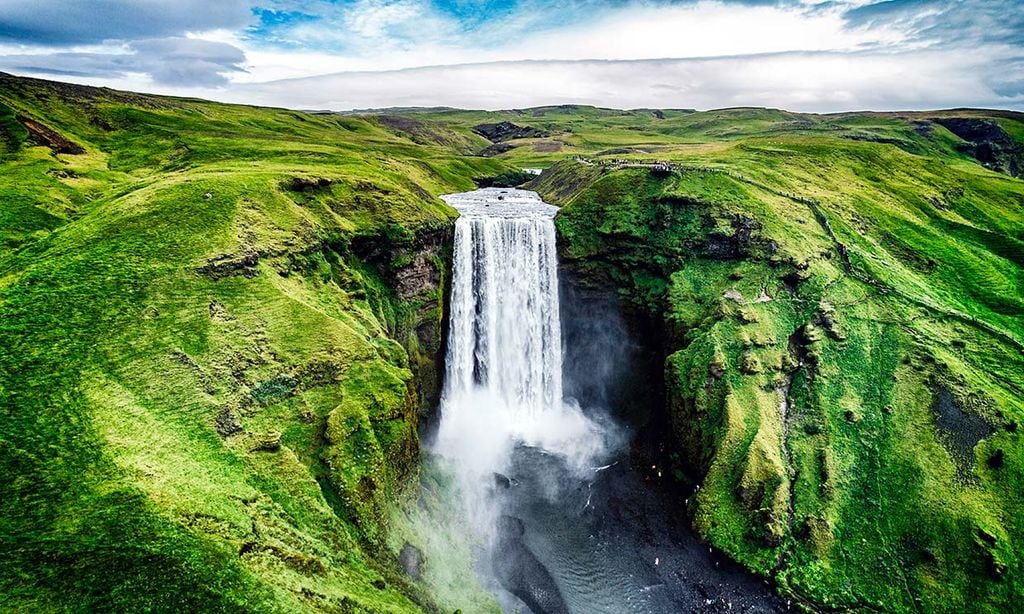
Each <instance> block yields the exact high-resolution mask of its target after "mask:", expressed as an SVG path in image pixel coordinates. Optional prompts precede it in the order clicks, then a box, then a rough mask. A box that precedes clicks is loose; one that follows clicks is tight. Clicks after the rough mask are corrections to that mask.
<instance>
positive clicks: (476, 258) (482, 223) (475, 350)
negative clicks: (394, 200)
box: [436, 188, 602, 533]
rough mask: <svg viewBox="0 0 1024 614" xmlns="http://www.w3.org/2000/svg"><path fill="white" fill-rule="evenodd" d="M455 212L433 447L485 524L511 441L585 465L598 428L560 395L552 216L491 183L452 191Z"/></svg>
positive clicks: (534, 200) (597, 444)
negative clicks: (448, 307)
mask: <svg viewBox="0 0 1024 614" xmlns="http://www.w3.org/2000/svg"><path fill="white" fill-rule="evenodd" d="M444 199H445V201H446V202H448V203H449V204H450V205H452V206H453V207H454V208H455V209H457V210H458V211H459V213H460V217H459V219H458V220H457V221H456V224H455V253H454V266H453V278H452V295H451V313H450V320H449V338H448V355H447V358H446V372H445V389H444V393H443V395H442V403H441V425H440V428H439V432H438V439H437V444H436V450H437V452H439V453H440V455H441V456H442V457H444V458H445V459H447V460H448V461H449V465H450V467H451V469H452V471H453V472H454V474H455V475H456V476H457V477H458V478H459V482H460V484H459V485H460V488H461V490H462V493H463V496H464V499H465V503H466V505H467V511H468V512H469V513H470V515H471V518H472V520H473V521H475V523H476V524H477V528H478V529H480V530H482V531H483V532H485V533H486V532H487V531H488V525H489V523H490V522H491V521H493V519H494V516H495V514H496V513H497V511H496V510H494V509H492V506H490V505H488V498H487V495H488V493H489V491H490V489H491V488H493V485H494V480H495V476H494V474H496V473H497V474H505V473H507V471H508V469H509V466H510V462H511V455H512V451H513V450H514V448H515V446H517V445H525V446H531V447H535V448H540V449H541V450H543V451H544V452H545V453H548V454H551V455H553V456H557V457H559V458H561V459H564V460H565V462H566V464H567V465H568V466H569V467H570V469H576V470H580V471H582V470H584V469H585V467H586V465H587V463H588V462H589V461H590V459H591V458H592V457H593V456H594V455H595V454H597V453H598V452H600V450H601V447H602V440H601V434H600V430H599V429H598V427H597V426H596V425H595V424H594V423H592V422H591V421H589V420H588V419H587V418H586V417H585V416H584V415H583V414H582V412H581V411H580V410H579V408H578V407H577V406H576V405H575V404H572V403H566V402H564V400H563V398H562V337H561V321H560V319H559V308H558V261H557V255H556V251H555V227H554V216H555V213H556V212H557V211H558V209H557V208H556V207H553V206H551V205H548V204H546V203H544V202H543V201H541V199H540V198H539V197H538V196H537V194H536V193H534V192H527V191H525V190H513V189H498V188H488V189H483V190H477V191H474V192H467V193H463V194H452V195H449V196H445V197H444Z"/></svg>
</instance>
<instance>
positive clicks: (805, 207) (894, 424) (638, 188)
mask: <svg viewBox="0 0 1024 614" xmlns="http://www.w3.org/2000/svg"><path fill="white" fill-rule="evenodd" d="M700 115H702V114H697V115H696V116H690V117H691V118H693V117H697V116H700ZM769 116H770V115H769ZM769 116H766V117H769ZM718 119H719V120H720V119H721V117H718ZM869 120H870V121H875V120H871V118H868V117H857V116H847V117H843V118H841V119H840V121H841V122H842V123H843V124H845V125H851V126H852V125H854V124H857V126H858V128H857V129H858V130H865V129H868V130H870V131H872V132H873V133H874V134H875V135H880V134H884V135H886V138H888V137H889V136H892V135H894V134H898V135H899V139H902V140H900V141H899V142H889V141H888V140H878V139H875V140H874V141H872V140H863V139H846V140H840V139H837V138H835V137H834V136H829V135H825V134H823V135H813V136H812V135H808V134H804V133H803V130H804V128H800V129H798V130H791V131H782V132H780V133H779V134H778V135H777V136H775V137H773V138H772V139H771V140H770V141H768V140H765V139H762V138H760V137H758V136H756V134H755V135H753V136H748V137H743V138H740V136H741V133H742V132H743V131H745V130H747V129H749V128H750V127H751V126H752V125H754V124H750V123H744V124H743V125H742V126H740V127H738V128H737V130H738V132H733V133H731V134H730V136H729V137H728V138H730V139H737V138H740V140H739V141H738V143H737V144H735V145H730V146H727V147H720V148H716V149H711V148H708V149H706V150H704V151H702V152H699V153H696V152H691V155H690V156H688V157H686V158H684V159H679V160H678V164H679V165H678V167H677V170H676V171H675V172H674V173H673V174H672V175H670V176H668V177H655V176H654V175H651V174H649V173H647V172H646V171H644V170H632V169H623V170H611V171H610V172H606V173H604V174H602V175H600V176H598V177H596V178H593V179H591V180H590V181H589V183H588V184H587V185H586V186H585V187H582V188H580V187H577V188H576V193H575V195H573V196H571V197H570V198H569V199H568V200H567V201H565V203H564V205H563V209H562V212H561V213H560V215H559V216H558V218H557V219H556V223H557V226H558V229H559V232H560V234H561V236H562V239H563V241H564V246H563V253H564V256H565V259H566V262H567V265H568V266H570V267H573V268H575V269H576V270H577V271H579V272H581V273H582V274H583V276H584V278H585V279H587V280H590V281H591V282H592V283H597V284H601V285H605V284H609V285H612V286H614V287H617V288H618V289H619V290H620V292H621V293H622V295H623V297H624V298H625V299H626V300H627V301H629V302H631V303H632V304H633V305H634V306H635V307H636V308H639V309H641V310H643V311H646V312H647V313H648V314H649V316H651V317H655V318H659V319H662V320H663V321H664V322H665V324H666V328H667V330H668V331H669V332H670V339H669V341H668V342H667V348H666V349H667V352H668V358H667V361H666V384H667V388H668V392H669V406H670V413H671V418H672V423H673V426H674V432H675V437H676V444H677V446H678V449H679V451H680V452H682V458H683V459H684V460H683V462H682V464H681V465H680V466H679V467H678V468H677V469H676V471H675V473H676V474H677V475H679V476H680V477H681V478H682V479H683V480H686V481H689V482H691V483H697V484H699V485H700V490H699V491H698V493H697V496H696V497H693V498H692V499H691V512H692V514H693V522H694V524H695V526H696V528H697V529H698V531H699V532H700V533H701V534H702V535H704V536H705V537H706V538H707V539H708V540H709V541H710V542H711V543H713V544H714V545H716V546H717V547H719V548H722V549H723V550H725V551H726V552H727V553H729V554H730V555H731V556H733V557H734V558H736V559H737V560H739V561H740V562H742V563H744V564H745V565H747V566H748V567H749V568H751V569H753V570H754V571H757V572H758V573H761V574H764V575H771V576H774V577H776V578H777V580H778V581H779V582H780V584H781V586H782V588H783V590H784V591H786V592H788V593H789V594H791V595H792V596H793V597H796V598H797V599H798V600H800V601H803V602H805V603H807V604H808V605H809V606H812V607H820V606H825V607H838V608H858V607H867V608H873V609H883V610H895V611H911V610H919V609H925V610H931V609H938V610H950V609H965V608H968V609H978V610H983V611H998V610H1000V609H1002V608H1004V607H1006V604H1008V603H1011V602H1013V601H1015V600H1017V599H1019V598H1020V596H1021V594H1022V593H1021V591H1022V590H1024V589H1022V585H1021V583H1020V578H1021V576H1020V575H1019V573H1020V572H1019V571H1018V570H1019V569H1020V567H1019V566H1020V564H1021V555H1022V553H1021V551H1020V549H1019V548H1015V547H1013V546H1011V544H1012V543H1015V541H1018V540H1019V537H1014V536H1019V535H1020V533H1017V532H1018V531H1020V530H1021V529H1020V528H1019V523H1018V522H1017V521H1016V518H1017V517H1018V516H1019V514H1017V513H1016V510H1019V509H1020V507H1019V506H1020V503H1021V501H1020V499H1019V496H1018V495H1017V494H1016V493H1015V492H1013V491H1011V490H1008V489H1007V486H1008V485H1009V484H1010V483H1014V482H1015V480H1016V479H1017V478H1016V474H1015V473H1014V470H1010V471H1007V470H1006V469H1007V468H1008V466H1009V465H1007V464H1006V463H1007V460H1008V459H1010V458H1011V457H1010V456H1009V454H1010V452H1009V451H1008V450H1006V449H1005V448H1003V446H1004V445H1006V443H1007V442H1008V441H1016V440H1017V436H1016V434H1015V433H1016V431H1015V430H1013V431H1007V430H1006V427H1007V425H1011V428H1012V425H1013V424H1016V423H1018V421H1019V420H1020V418H1021V416H1022V412H1024V405H1022V404H1021V402H1020V398H1021V397H1020V391H1021V390H1024V387H1022V386H1024V381H1022V380H1021V374H1022V373H1024V369H1022V367H1024V364H1022V362H1021V358H1020V353H1019V350H1020V348H1021V345H1020V343H1021V340H1022V339H1024V305H1022V303H1021V301H1020V300H1019V297H1020V296H1021V293H1020V291H1019V289H1020V284H1021V281H1022V272H1024V271H1022V269H1021V263H1020V262H1018V261H1017V259H1016V257H1015V256H1014V254H1016V253H1017V252H1019V251H1020V250H1019V249H1018V248H1017V247H1016V243H1015V242H1016V241H1018V240H1019V237H1020V236H1021V232H1022V229H1024V218H1022V217H1021V215H1020V208H1019V207H1018V206H1017V204H1016V203H1020V202H1022V201H1021V199H1022V197H1024V184H1022V183H1021V182H1019V181H1017V180H1013V179H1010V178H1007V177H1004V176H1000V175H997V174H995V173H991V172H989V171H985V170H983V169H981V168H980V167H979V166H977V165H976V164H974V163H961V162H960V158H959V155H958V154H955V152H953V150H952V149H951V148H949V149H947V148H946V147H945V145H944V144H943V143H940V142H933V141H929V140H927V138H925V140H922V138H924V137H922V136H921V131H918V130H917V129H916V128H911V127H909V126H908V125H907V124H905V123H903V122H904V121H905V120H902V119H890V118H882V119H879V120H877V121H878V122H879V123H877V124H871V126H872V127H870V128H866V126H868V125H869V123H870V122H869ZM809 121H811V122H812V123H814V122H818V121H820V120H819V119H818V118H815V117H811V118H809ZM928 138H930V137H928ZM909 141H913V143H912V146H908V142H909ZM908 150H913V151H914V152H915V153H917V154H924V155H910V154H908V153H907V151H908ZM663 155H666V156H667V155H668V154H663ZM669 157H670V156H669ZM564 164H576V163H570V162H566V163H564ZM882 169H885V172H884V173H882ZM551 189H552V190H554V188H551ZM940 385H941V386H944V387H947V388H949V389H952V390H955V391H956V392H955V395H957V396H956V398H958V399H961V401H958V402H960V403H962V404H963V407H964V411H968V412H972V413H974V414H976V415H980V416H981V417H982V418H983V419H984V420H985V421H986V422H987V423H988V424H991V425H993V428H994V430H993V434H992V436H991V437H990V439H985V440H983V441H982V442H981V443H979V444H978V445H977V447H976V448H975V449H974V456H975V461H972V462H971V463H970V464H971V470H970V474H969V476H968V477H967V478H966V479H965V478H964V477H963V475H962V472H961V473H959V474H958V469H957V461H956V460H955V458H954V457H953V456H951V452H950V450H949V448H948V446H947V445H946V444H945V443H944V437H945V435H943V434H942V433H941V432H939V430H938V429H937V426H936V417H935V416H934V414H933V411H932V407H933V400H932V398H933V394H935V391H936V390H937V386H940ZM971 445H973V442H972V444H971ZM995 448H998V449H1000V450H1003V453H1002V456H1001V457H1000V458H1001V462H1002V464H1001V465H1000V464H999V463H995V464H996V465H997V466H999V468H998V469H995V468H993V466H992V464H989V463H987V462H985V461H984V459H987V458H988V457H989V454H990V452H989V450H992V449H995ZM1021 458H1024V457H1021Z"/></svg>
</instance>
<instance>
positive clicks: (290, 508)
mask: <svg viewBox="0 0 1024 614" xmlns="http://www.w3.org/2000/svg"><path fill="white" fill-rule="evenodd" d="M502 122H509V123H511V124H514V126H513V127H512V128H508V127H505V128H503V129H502V130H500V131H498V132H501V134H505V135H511V137H510V138H504V137H502V138H499V137H497V136H495V135H496V134H498V132H496V131H494V130H492V129H482V128H480V126H481V125H482V124H501V123H502ZM518 128H527V129H528V130H518ZM487 135H490V136H492V137H493V138H494V139H495V140H494V141H492V140H491V139H489V138H488V137H487ZM0 137H2V138H0V151H2V153H0V169H2V173H0V411H2V412H3V413H2V414H0V477H2V478H3V479H2V480H0V552H2V559H3V561H4V563H5V564H4V565H3V566H0V607H2V608H3V609H5V610H9V611H25V610H27V611H68V610H112V609H114V610H132V611H139V610H155V611H171V610H174V611H181V610H197V609H202V610H210V611H217V610H222V611H239V610H251V611H305V610H313V611H329V612H331V611H336V612H350V611H357V612H358V611H375V612H376V611H388V612H395V611H424V610H425V611H446V610H453V609H455V608H462V609H463V611H465V612H475V611H482V610H488V609H493V608H494V607H495V605H494V603H493V602H491V601H489V600H488V598H487V597H486V596H485V595H483V594H481V593H480V591H479V589H478V587H473V586H465V585H466V584H467V580H466V578H469V577H472V574H471V572H469V563H468V560H466V559H467V556H466V555H465V552H463V551H461V550H458V549H454V550H451V552H450V554H451V559H450V561H449V562H450V564H448V562H446V563H445V564H434V565H433V566H429V565H428V567H427V572H426V576H425V578H424V580H423V581H422V582H413V581H412V580H410V579H409V578H408V577H407V576H406V575H405V574H403V573H402V571H401V568H400V566H399V565H398V562H397V552H398V550H399V549H400V548H401V546H402V545H403V541H404V540H406V539H409V540H412V541H415V540H416V537H415V535H416V532H415V531H413V527H414V526H417V523H421V522H426V521H425V520H423V519H422V518H421V517H419V516H418V515H417V512H416V511H415V510H416V509H418V508H419V507H422V506H416V505H415V501H416V498H417V490H418V488H417V487H418V485H419V484H420V482H421V481H423V482H426V483H428V485H429V484H433V483H435V482H436V481H437V480H440V479H441V478H439V477H438V476H435V475H433V474H432V473H430V472H427V473H426V476H425V477H423V478H421V471H420V461H419V444H418V438H417V434H416V426H417V420H418V419H419V417H421V416H422V415H424V414H426V413H427V412H429V411H430V410H431V409H432V406H433V403H434V401H435V400H436V391H437V382H438V372H439V371H438V368H439V364H438V360H439V354H438V350H439V348H440V344H441V321H442V319H443V317H444V313H443V293H444V288H445V278H446V275H447V259H448V257H449V255H448V245H449V238H450V232H451V223H452V220H453V219H454V215H455V213H454V211H452V210H451V209H449V208H448V207H447V206H446V205H445V204H444V203H443V202H442V201H441V200H440V199H439V198H437V197H438V195H440V194H443V193H446V192H452V191H458V190H466V189H471V188H472V187H473V186H474V179H478V180H486V178H494V177H499V178H504V179H502V180H503V181H511V180H512V179H511V178H516V180H517V181H518V180H521V179H523V177H522V176H520V175H518V173H517V171H519V170H520V169H522V168H524V167H525V168H547V169H548V170H547V171H546V172H545V173H544V174H543V175H542V176H540V177H539V178H537V179H535V180H534V182H533V184H532V185H533V186H534V188H535V189H538V190H539V191H540V192H541V193H542V194H543V195H545V196H546V197H547V198H548V199H549V201H551V202H554V203H556V204H559V205H562V206H563V211H562V212H561V213H560V214H559V216H558V219H557V224H558V228H559V232H560V235H561V238H560V241H561V244H562V250H563V260H564V261H565V264H566V266H569V267H572V268H574V269H575V270H576V271H577V272H579V273H580V274H581V275H582V276H583V277H584V278H585V279H586V280H588V281H589V282H590V283H594V284H600V285H602V286H605V287H614V288H617V289H618V290H619V292H620V293H621V295H622V297H623V300H624V301H625V302H626V303H627V304H628V305H629V306H630V309H631V310H633V311H634V312H635V313H637V314H640V315H641V317H645V318H649V319H651V320H653V321H656V322H659V323H660V324H661V326H663V327H664V330H665V339H666V341H665V343H664V348H663V349H664V351H665V356H666V361H665V373H664V378H663V379H664V380H665V386H666V391H667V393H668V398H669V407H668V408H667V411H669V412H670V413H671V421H672V425H673V431H674V433H673V439H672V441H673V444H674V445H673V450H672V453H671V458H667V459H665V463H667V464H669V465H671V467H672V468H673V469H674V470H675V471H674V472H672V471H670V472H668V473H666V476H667V477H666V479H670V480H673V481H675V482H677V483H678V485H679V486H680V487H681V488H690V487H692V486H696V485H697V484H699V485H700V490H699V491H698V492H697V495H696V496H695V497H691V498H690V509H689V510H688V513H689V514H690V515H691V517H692V518H693V522H694V525H695V527H696V529H697V530H698V531H699V532H700V534H701V535H702V536H703V537H705V538H706V539H707V540H708V541H709V542H710V543H712V544H714V545H715V546H717V547H719V548H721V549H723V550H724V551H726V552H727V553H728V554H729V555H730V556H732V557H734V558H735V559H737V560H738V561H740V562H741V563H743V564H744V565H746V566H747V567H749V568H750V569H752V570H754V571H755V572H758V573H761V574H764V575H766V576H771V577H774V578H776V579H777V581H778V583H779V588H780V590H781V591H782V592H783V593H785V594H788V595H791V596H793V597H795V598H796V599H798V601H799V602H800V603H803V604H805V605H806V606H808V607H812V608H816V609H831V608H857V607H861V608H866V609H877V610H891V611H958V610H964V609H973V610H987V611H996V610H1001V609H1006V608H1008V607H1009V605H1010V604H1012V603H1015V602H1016V601H1018V600H1020V599H1021V598H1024V569H1022V566H1024V560H1022V558H1024V550H1022V548H1021V546H1020V544H1021V543H1024V514H1022V511H1024V505H1022V503H1024V502H1022V501H1021V495H1020V494H1019V493H1020V492H1021V490H1022V485H1024V484H1022V482H1024V443H1022V442H1021V438H1020V432H1019V428H1018V426H1019V424H1020V423H1021V422H1022V421H1024V401H1022V399H1024V354H1022V352H1024V299H1022V297H1024V182H1022V181H1021V180H1020V179H1017V178H1015V177H1014V175H1019V174H1020V172H1021V168H1022V167H1024V165H1022V163H1021V160H1022V159H1024V154H1022V152H1024V120H1022V117H1021V116H1020V115H1018V114H1012V113H1002V112H989V111H977V110H957V111H945V112H936V113H891V114H877V113H876V114H842V115H829V116H821V115H806V114H793V113H787V112H783V111H776V110H767V109H726V110H719V111H709V112H701V113H697V112H692V111H687V110H672V111H670V110H665V111H658V110H636V111H616V110H607V109H594V108H589V107H546V108H540V109H530V110H525V111H508V112H499V113H485V112H474V111H455V110H433V111H429V112H428V111H416V110H401V111H390V112H380V113H373V114H364V115H342V114H307V113H300V112H295V111H288V110H282V109H260V108H252V107H244V106H237V105H223V104H215V103H208V102H203V101H197V100H188V99H179V98H168V97H156V96H145V95H138V94H129V93H123V92H115V91H111V90H106V89H97V88H87V87H81V86H70V85H64V84H58V83H51V82H45V81H37V80H30V79H22V78H15V77H9V76H0ZM654 162H671V163H672V166H671V167H670V168H669V167H659V168H655V167H652V166H651V164H652V163H654ZM652 378H653V379H657V380H660V379H662V376H661V374H652ZM427 493H428V494H429V488H428V490H427ZM427 499H428V501H427V502H426V503H424V505H429V497H427ZM403 510H404V511H405V512H407V513H403ZM679 513H680V519H681V520H682V519H683V518H684V512H683V511H682V510H681V511H680V512H679ZM422 533H423V531H420V534H422ZM435 538H436V536H435ZM417 545H419V546H421V547H423V548H429V544H423V543H419V544H417ZM460 553H461V556H460ZM435 563H436V562H435ZM460 570H461V571H460ZM462 571H464V572H465V573H462Z"/></svg>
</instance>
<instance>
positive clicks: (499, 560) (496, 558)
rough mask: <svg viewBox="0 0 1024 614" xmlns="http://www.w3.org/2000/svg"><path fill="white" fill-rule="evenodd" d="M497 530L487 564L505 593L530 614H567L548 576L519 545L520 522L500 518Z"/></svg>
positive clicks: (522, 531) (563, 603) (520, 538)
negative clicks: (531, 613)
mask: <svg viewBox="0 0 1024 614" xmlns="http://www.w3.org/2000/svg"><path fill="white" fill-rule="evenodd" d="M497 530H498V541H497V544H496V545H495V548H494V551H493V553H492V555H491V564H492V566H493V567H494V575H495V577H497V578H498V581H499V582H500V583H501V585H502V586H503V587H505V590H507V591H508V592H510V593H512V594H513V595H515V596H516V597H518V598H519V599H521V600H522V601H523V603H525V604H526V605H527V607H529V608H530V610H532V611H533V612H534V614H568V612H569V610H568V608H567V607H566V605H565V601H564V599H563V598H562V593H561V591H559V590H558V585H556V584H555V580H554V578H553V577H552V576H551V573H550V572H549V571H548V570H547V568H545V567H544V565H543V564H542V563H541V562H540V561H539V560H538V559H537V557H536V556H534V554H533V553H532V552H530V550H529V548H527V547H526V544H525V543H523V539H522V538H523V533H524V532H525V530H526V529H525V526H524V525H523V521H522V520H520V519H518V518H515V517H512V516H502V517H501V518H500V519H499V520H498V527H497Z"/></svg>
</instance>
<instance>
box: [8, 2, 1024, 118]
mask: <svg viewBox="0 0 1024 614" xmlns="http://www.w3.org/2000/svg"><path fill="white" fill-rule="evenodd" d="M1016 4H1017V2H1016V0H884V1H881V2H877V1H874V0H824V1H821V0H566V1H561V2H559V1H555V0H219V1H218V2H209V1H207V0H179V1H178V2H175V3H171V2H163V1H159V0H95V1H92V2H87V1H84V0H62V1H58V0H0V69H2V70H8V71H12V72H16V73H22V74H25V73H27V74H40V75H62V76H63V78H67V79H69V80H76V81H80V82H88V83H96V84H102V85H108V86H111V87H121V88H128V89H142V90H147V91H158V92H161V93H188V94H190V95H204V96H208V97H212V98H221V99H224V98H230V99H232V100H238V101H243V102H253V101H259V102H264V103H267V104H275V105H283V106H294V107H303V108H333V109H347V108H352V107H380V106H389V105H436V104H442V105H453V106H478V107H486V108H497V107H510V106H522V105H533V104H546V103H551V102H580V103H592V104H602V105H610V106H687V107H700V108H709V107H721V106H728V105H734V104H735V105H747V104H750V105H768V106H777V107H787V108H791V109H796V110H809V111H810V110H840V109H853V108H876V109H881V108H893V107H898V106H900V107H905V108H911V107H914V108H920V107H940V106H951V105H968V104H971V105H987V106H1004V107H1006V106H1009V107H1016V108H1019V107H1020V106H1021V97H1022V95H1024V79H1022V78H1021V77H1020V75H1021V74H1022V72H1021V68H1022V66H1024V12H1022V11H1019V10H1016ZM83 45H87V46H83ZM423 67H428V68H423ZM410 69H414V70H410ZM297 77H301V78H303V79H301V80H291V81H282V79H294V78H297Z"/></svg>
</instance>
